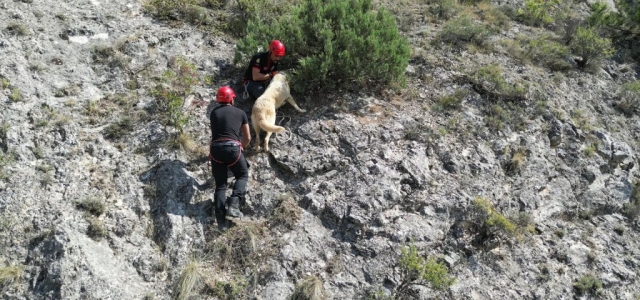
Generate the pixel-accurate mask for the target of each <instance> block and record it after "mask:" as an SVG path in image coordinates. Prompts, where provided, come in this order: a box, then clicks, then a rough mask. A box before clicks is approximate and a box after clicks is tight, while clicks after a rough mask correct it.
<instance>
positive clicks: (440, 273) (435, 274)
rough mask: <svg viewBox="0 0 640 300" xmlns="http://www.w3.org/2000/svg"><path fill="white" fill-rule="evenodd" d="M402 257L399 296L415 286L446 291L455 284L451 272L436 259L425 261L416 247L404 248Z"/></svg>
mask: <svg viewBox="0 0 640 300" xmlns="http://www.w3.org/2000/svg"><path fill="white" fill-rule="evenodd" d="M401 251H402V254H401V256H400V262H399V267H400V273H401V276H402V279H401V282H400V284H399V285H398V287H397V288H396V294H397V296H402V295H404V294H406V293H407V292H408V291H409V287H410V286H411V285H413V284H420V285H429V286H431V287H432V288H434V289H437V290H445V289H447V288H448V287H450V286H451V285H452V284H453V283H455V281H456V279H455V278H454V277H452V276H451V275H449V270H448V269H447V267H446V266H444V265H443V264H442V263H438V262H437V261H436V260H435V258H433V257H430V258H429V259H427V260H425V259H424V258H422V257H421V256H420V255H419V254H418V250H417V248H416V246H415V245H413V244H411V245H409V247H408V248H402V250H401Z"/></svg>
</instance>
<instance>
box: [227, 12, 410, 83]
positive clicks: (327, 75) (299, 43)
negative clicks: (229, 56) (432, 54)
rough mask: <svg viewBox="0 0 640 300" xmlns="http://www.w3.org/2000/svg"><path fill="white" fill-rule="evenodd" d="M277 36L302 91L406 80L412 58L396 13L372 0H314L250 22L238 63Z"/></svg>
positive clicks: (285, 60) (285, 63)
mask: <svg viewBox="0 0 640 300" xmlns="http://www.w3.org/2000/svg"><path fill="white" fill-rule="evenodd" d="M270 21H271V22H270ZM271 39H280V40H281V41H282V42H283V43H284V44H285V45H286V46H287V56H286V57H285V59H284V61H283V62H282V68H281V69H286V68H287V67H290V68H294V70H293V72H292V73H293V76H291V77H289V80H290V83H291V87H292V89H294V90H296V91H298V92H311V91H314V90H321V89H327V90H335V89H343V88H354V87H362V86H367V85H368V86H369V87H384V86H387V85H388V84H391V83H393V82H398V83H401V84H402V83H403V82H404V71H405V68H406V67H407V65H408V62H409V58H410V51H409V47H408V43H407V40H406V39H405V38H403V37H401V36H400V35H399V33H398V28H397V26H396V23H395V19H394V17H393V16H392V15H391V13H389V11H387V10H386V9H382V8H381V9H379V10H377V11H373V10H372V7H371V1H370V0H350V1H339V0H328V1H322V0H309V1H305V2H303V3H302V4H300V5H299V6H296V7H294V8H293V10H292V11H291V12H290V13H289V14H287V15H282V16H280V17H278V18H276V19H274V20H250V21H249V23H248V25H247V32H246V37H245V38H243V39H242V40H240V41H239V42H238V45H237V50H236V55H235V59H234V61H235V62H236V63H239V64H242V65H246V64H247V63H248V60H249V59H250V57H251V56H252V55H253V54H255V52H256V51H257V50H258V49H259V46H261V45H266V43H268V42H269V41H270V40H271ZM262 49H266V47H263V48H262Z"/></svg>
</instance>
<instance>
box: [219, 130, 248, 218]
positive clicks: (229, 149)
mask: <svg viewBox="0 0 640 300" xmlns="http://www.w3.org/2000/svg"><path fill="white" fill-rule="evenodd" d="M210 153H211V157H212V158H213V160H212V161H211V172H212V173H213V179H214V180H215V181H216V189H215V193H214V196H213V198H214V205H215V210H218V211H225V207H224V203H225V200H226V193H227V179H228V174H229V170H231V173H233V176H234V177H235V179H236V181H235V183H234V184H233V192H232V194H231V197H239V198H240V199H243V198H244V194H245V193H246V192H247V180H248V179H249V167H248V165H247V160H246V159H245V157H244V153H242V150H241V148H240V144H238V143H235V142H224V143H213V144H211V148H210Z"/></svg>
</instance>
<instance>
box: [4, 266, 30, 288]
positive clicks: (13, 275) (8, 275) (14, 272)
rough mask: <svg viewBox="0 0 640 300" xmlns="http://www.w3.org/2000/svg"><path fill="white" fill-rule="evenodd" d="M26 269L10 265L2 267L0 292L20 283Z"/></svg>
mask: <svg viewBox="0 0 640 300" xmlns="http://www.w3.org/2000/svg"><path fill="white" fill-rule="evenodd" d="M23 271H24V267H23V266H20V265H18V266H17V265H8V266H2V267H0V290H2V289H4V288H7V287H9V286H11V285H13V284H17V283H18V282H20V278H21V277H22V273H23Z"/></svg>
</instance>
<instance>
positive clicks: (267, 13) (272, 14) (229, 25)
mask: <svg viewBox="0 0 640 300" xmlns="http://www.w3.org/2000/svg"><path fill="white" fill-rule="evenodd" d="M300 2H302V0H237V1H236V3H237V5H236V6H234V7H232V8H231V9H230V10H229V11H230V14H231V16H229V17H225V19H224V22H223V24H220V26H222V29H223V30H224V31H225V32H227V33H229V34H231V35H233V36H235V37H237V38H243V37H245V35H246V34H247V25H248V24H249V21H254V22H273V21H274V20H275V19H278V18H283V17H284V16H287V15H290V14H291V11H292V10H293V8H294V7H296V5H297V4H299V3H300ZM266 36H270V35H266ZM258 44H260V43H258ZM258 44H256V46H257V45H258ZM287 46H289V45H287ZM255 50H256V49H254V51H255Z"/></svg>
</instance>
